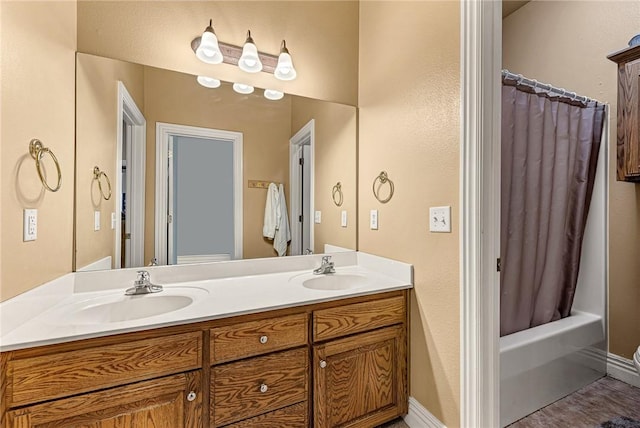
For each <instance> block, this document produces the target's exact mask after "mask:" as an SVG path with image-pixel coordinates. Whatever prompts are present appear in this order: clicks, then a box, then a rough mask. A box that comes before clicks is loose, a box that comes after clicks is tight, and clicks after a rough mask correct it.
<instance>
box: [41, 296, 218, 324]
mask: <svg viewBox="0 0 640 428" xmlns="http://www.w3.org/2000/svg"><path fill="white" fill-rule="evenodd" d="M208 293H209V292H208V291H207V290H205V289H203V288H198V287H172V288H165V289H164V290H163V291H161V292H159V293H153V294H142V295H136V296H125V295H124V292H118V293H117V294H116V293H109V294H108V295H103V296H99V297H94V298H90V299H85V300H82V301H80V302H74V303H70V304H68V305H64V306H62V307H60V308H59V309H58V310H57V311H55V312H54V313H53V314H51V315H52V317H51V318H52V321H54V322H55V321H56V320H63V321H64V324H72V325H91V324H109V323H116V322H123V321H132V320H138V319H141V318H149V317H153V316H156V315H162V314H167V313H170V312H174V311H177V310H180V309H183V308H186V307H187V306H189V305H191V304H193V303H194V302H196V301H197V300H198V299H199V298H202V297H204V296H206V295H207V294H208Z"/></svg>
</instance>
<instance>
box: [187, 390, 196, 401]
mask: <svg viewBox="0 0 640 428" xmlns="http://www.w3.org/2000/svg"><path fill="white" fill-rule="evenodd" d="M195 399H196V393H195V392H194V391H191V392H190V393H188V394H187V401H193V400H195Z"/></svg>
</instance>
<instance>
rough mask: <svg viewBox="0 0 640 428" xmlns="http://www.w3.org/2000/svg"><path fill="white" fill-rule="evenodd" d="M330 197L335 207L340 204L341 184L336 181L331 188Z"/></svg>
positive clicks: (341, 196) (341, 198) (341, 197)
mask: <svg viewBox="0 0 640 428" xmlns="http://www.w3.org/2000/svg"><path fill="white" fill-rule="evenodd" d="M331 198H332V199H333V203H334V204H336V206H337V207H341V206H342V200H343V195H342V184H341V183H340V182H339V181H338V182H337V183H336V185H335V186H333V189H332V190H331Z"/></svg>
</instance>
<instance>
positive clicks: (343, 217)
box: [340, 210, 347, 227]
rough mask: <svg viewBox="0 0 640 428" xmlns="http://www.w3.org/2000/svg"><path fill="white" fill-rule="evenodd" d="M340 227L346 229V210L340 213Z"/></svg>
mask: <svg viewBox="0 0 640 428" xmlns="http://www.w3.org/2000/svg"><path fill="white" fill-rule="evenodd" d="M340 226H342V227H347V210H342V212H341V213H340Z"/></svg>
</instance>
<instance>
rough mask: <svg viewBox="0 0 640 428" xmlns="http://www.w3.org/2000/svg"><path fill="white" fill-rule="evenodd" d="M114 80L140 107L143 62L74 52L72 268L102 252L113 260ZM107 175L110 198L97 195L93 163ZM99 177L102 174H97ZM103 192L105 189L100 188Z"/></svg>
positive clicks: (87, 262) (115, 179) (115, 197)
mask: <svg viewBox="0 0 640 428" xmlns="http://www.w3.org/2000/svg"><path fill="white" fill-rule="evenodd" d="M118 81H122V82H123V83H124V85H125V87H126V88H127V91H128V92H129V94H130V95H131V96H132V97H133V99H134V100H135V102H136V105H137V106H138V107H139V108H140V109H141V110H143V109H144V104H143V102H144V95H143V94H144V67H143V66H141V65H138V64H132V63H129V62H124V61H116V60H112V59H108V58H101V57H97V56H93V55H86V54H78V56H77V67H76V89H77V96H76V103H77V108H76V111H77V113H76V114H77V122H76V141H77V147H76V164H77V169H78V170H77V172H76V245H75V253H76V260H75V268H76V269H79V268H82V267H83V266H86V265H88V264H90V263H93V262H95V261H97V260H100V259H102V258H104V257H108V256H111V257H112V266H114V265H113V262H115V260H114V259H113V257H114V256H115V254H114V250H115V247H114V243H115V240H114V239H115V238H114V231H113V230H112V229H111V213H112V212H115V210H116V206H115V203H116V200H117V198H118V196H117V195H116V194H115V186H116V181H117V180H118V172H117V171H116V142H117V135H116V132H117V116H118V105H117V99H118ZM94 166H98V167H99V168H100V170H101V171H104V173H105V174H107V176H108V177H109V180H110V181H111V186H112V197H111V199H109V200H108V201H106V200H104V199H103V198H102V196H101V195H100V190H99V187H98V183H97V181H96V180H95V179H94V177H93V167H94ZM102 180H103V181H104V179H102ZM103 190H104V191H105V192H106V191H107V188H106V187H103ZM94 211H100V213H101V216H100V220H101V225H100V230H99V231H95V230H94Z"/></svg>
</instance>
